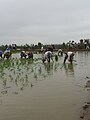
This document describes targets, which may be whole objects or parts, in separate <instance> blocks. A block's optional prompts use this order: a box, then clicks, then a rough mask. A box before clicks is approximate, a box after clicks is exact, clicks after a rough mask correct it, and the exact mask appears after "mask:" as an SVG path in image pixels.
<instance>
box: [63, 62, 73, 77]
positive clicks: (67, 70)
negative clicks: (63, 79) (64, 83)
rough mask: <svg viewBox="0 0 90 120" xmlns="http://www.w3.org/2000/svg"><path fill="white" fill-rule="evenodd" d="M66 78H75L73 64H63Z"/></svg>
mask: <svg viewBox="0 0 90 120" xmlns="http://www.w3.org/2000/svg"><path fill="white" fill-rule="evenodd" d="M63 66H64V69H65V73H66V76H73V77H74V67H73V64H70V63H67V64H63Z"/></svg>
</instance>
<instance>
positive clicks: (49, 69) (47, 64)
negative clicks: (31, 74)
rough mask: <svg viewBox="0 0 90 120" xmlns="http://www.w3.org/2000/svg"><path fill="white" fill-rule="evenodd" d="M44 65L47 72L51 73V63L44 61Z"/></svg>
mask: <svg viewBox="0 0 90 120" xmlns="http://www.w3.org/2000/svg"><path fill="white" fill-rule="evenodd" d="M44 66H45V71H46V72H47V73H48V74H53V63H45V64H44Z"/></svg>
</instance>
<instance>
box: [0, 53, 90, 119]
mask: <svg viewBox="0 0 90 120" xmlns="http://www.w3.org/2000/svg"><path fill="white" fill-rule="evenodd" d="M19 57H20V56H19V54H14V55H13V56H12V59H11V60H9V61H8V60H3V61H2V60H0V120H78V119H79V116H80V111H81V106H82V104H83V103H84V102H85V101H87V99H88V91H87V90H86V88H85V84H86V82H87V81H88V80H89V77H90V71H89V70H90V52H77V53H76V54H75V56H74V59H75V60H76V61H74V62H73V65H70V64H68V63H66V65H63V64H62V63H63V59H64V57H59V60H58V62H56V61H55V60H54V62H51V63H50V64H48V63H47V64H43V63H42V61H41V59H39V58H41V55H40V54H39V55H38V54H37V55H34V61H31V60H27V59H26V60H25V59H22V60H21V59H19Z"/></svg>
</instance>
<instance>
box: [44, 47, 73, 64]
mask: <svg viewBox="0 0 90 120" xmlns="http://www.w3.org/2000/svg"><path fill="white" fill-rule="evenodd" d="M63 53H64V52H63V51H62V49H59V50H58V54H57V55H56V54H55V61H58V56H63ZM64 54H65V55H64V60H63V63H64V64H65V63H66V61H67V60H68V61H69V62H70V63H71V64H72V62H73V57H74V55H75V53H74V52H72V51H68V52H65V53H64ZM42 61H43V63H45V62H46V61H47V62H48V63H50V61H53V53H52V52H51V51H49V50H48V51H45V52H43V53H42Z"/></svg>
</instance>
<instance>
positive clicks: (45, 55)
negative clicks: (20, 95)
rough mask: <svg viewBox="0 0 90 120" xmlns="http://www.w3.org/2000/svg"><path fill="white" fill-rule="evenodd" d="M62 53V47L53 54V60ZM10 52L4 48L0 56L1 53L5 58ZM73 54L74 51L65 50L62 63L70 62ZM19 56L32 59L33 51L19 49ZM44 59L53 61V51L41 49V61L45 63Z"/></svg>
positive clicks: (8, 56) (0, 51) (7, 57)
mask: <svg viewBox="0 0 90 120" xmlns="http://www.w3.org/2000/svg"><path fill="white" fill-rule="evenodd" d="M63 53H64V52H63V51H62V49H59V50H58V53H57V55H56V54H55V60H56V61H58V56H63ZM11 54H12V53H11V50H10V48H6V50H5V51H4V52H3V51H2V50H0V57H1V58H2V55H3V56H4V58H5V57H6V59H9V58H10V57H11ZM74 55H75V53H74V52H71V51H69V52H65V53H64V60H63V63H64V64H65V63H66V61H67V60H68V61H69V62H70V63H71V64H72V62H73V57H74ZM20 57H21V58H28V59H33V53H32V52H31V51H29V52H27V53H26V52H25V51H21V52H20ZM46 61H47V62H48V63H50V61H53V53H52V52H51V51H50V50H46V51H43V49H42V62H43V63H45V62H46Z"/></svg>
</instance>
